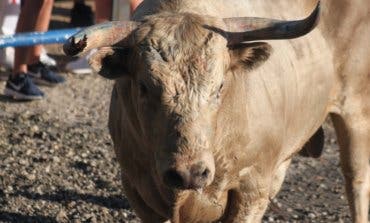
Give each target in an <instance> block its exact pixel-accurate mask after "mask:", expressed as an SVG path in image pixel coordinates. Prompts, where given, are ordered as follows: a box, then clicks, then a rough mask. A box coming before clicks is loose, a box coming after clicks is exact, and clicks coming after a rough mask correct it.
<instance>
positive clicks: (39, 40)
mask: <svg viewBox="0 0 370 223" xmlns="http://www.w3.org/2000/svg"><path fill="white" fill-rule="evenodd" d="M80 30H81V28H74V29H59V30H51V31H47V32H29V33H17V34H14V35H3V36H0V48H5V47H20V46H33V45H38V44H53V43H65V42H66V40H67V39H68V38H69V37H71V36H72V35H74V34H76V33H77V32H78V31H80Z"/></svg>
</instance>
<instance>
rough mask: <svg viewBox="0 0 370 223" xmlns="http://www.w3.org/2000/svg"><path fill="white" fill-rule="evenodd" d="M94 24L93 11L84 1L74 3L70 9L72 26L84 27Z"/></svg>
mask: <svg viewBox="0 0 370 223" xmlns="http://www.w3.org/2000/svg"><path fill="white" fill-rule="evenodd" d="M92 25H94V13H93V11H92V9H91V7H90V6H87V5H85V3H74V6H73V8H72V10H71V22H70V26H72V27H85V26H92Z"/></svg>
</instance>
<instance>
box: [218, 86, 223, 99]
mask: <svg viewBox="0 0 370 223" xmlns="http://www.w3.org/2000/svg"><path fill="white" fill-rule="evenodd" d="M223 88H224V83H222V84H221V85H220V88H219V89H218V92H217V98H219V97H220V96H221V93H222V89H223Z"/></svg>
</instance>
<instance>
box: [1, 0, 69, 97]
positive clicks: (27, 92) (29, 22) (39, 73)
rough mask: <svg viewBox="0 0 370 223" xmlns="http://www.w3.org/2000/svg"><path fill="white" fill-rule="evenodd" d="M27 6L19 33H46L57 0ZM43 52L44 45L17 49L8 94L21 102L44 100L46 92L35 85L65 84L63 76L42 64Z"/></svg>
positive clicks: (36, 1)
mask: <svg viewBox="0 0 370 223" xmlns="http://www.w3.org/2000/svg"><path fill="white" fill-rule="evenodd" d="M23 3H24V4H23V6H22V9H21V13H20V17H19V20H18V24H17V29H16V32H31V31H46V30H47V28H48V25H49V21H50V16H51V9H52V6H53V0H24V1H23ZM35 15H36V16H35ZM41 52H42V48H41V46H33V47H22V48H17V49H16V50H15V56H14V67H13V73H12V74H11V75H10V76H9V79H8V81H7V83H6V86H5V90H4V94H5V95H7V96H10V97H13V98H14V99H19V100H34V99H41V98H43V96H44V93H43V92H42V91H41V90H40V89H39V88H38V87H37V86H36V85H35V84H34V83H33V82H38V83H44V84H48V85H54V84H58V83H62V82H64V78H63V77H61V76H59V75H58V74H55V73H54V72H52V71H50V70H49V69H48V68H47V67H46V66H45V65H43V64H42V63H41V62H40V55H41ZM29 64H33V65H31V66H30V65H29ZM31 71H32V72H31Z"/></svg>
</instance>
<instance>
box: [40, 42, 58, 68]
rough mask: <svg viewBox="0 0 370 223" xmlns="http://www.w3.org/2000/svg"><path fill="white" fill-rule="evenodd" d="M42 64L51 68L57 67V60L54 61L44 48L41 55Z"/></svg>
mask: <svg viewBox="0 0 370 223" xmlns="http://www.w3.org/2000/svg"><path fill="white" fill-rule="evenodd" d="M40 62H41V63H43V64H45V65H47V66H49V67H56V66H57V62H56V60H54V59H53V58H51V57H50V56H49V55H48V54H47V52H46V49H45V47H42V50H41V55H40Z"/></svg>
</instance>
